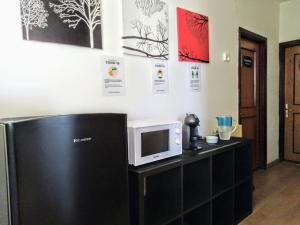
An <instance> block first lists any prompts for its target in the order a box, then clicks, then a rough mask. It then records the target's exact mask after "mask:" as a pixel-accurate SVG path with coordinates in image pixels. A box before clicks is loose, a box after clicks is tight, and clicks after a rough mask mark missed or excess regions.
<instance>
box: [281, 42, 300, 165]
mask: <svg viewBox="0 0 300 225" xmlns="http://www.w3.org/2000/svg"><path fill="white" fill-rule="evenodd" d="M279 51H280V82H279V92H280V93H279V96H280V97H279V98H280V100H279V116H280V122H279V123H280V124H279V127H280V128H279V130H280V133H279V135H280V138H279V152H280V159H281V160H287V161H293V162H297V163H300V138H299V137H300V40H296V41H291V42H285V43H281V44H280V45H279Z"/></svg>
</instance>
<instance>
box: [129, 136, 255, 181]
mask: <svg viewBox="0 0 300 225" xmlns="http://www.w3.org/2000/svg"><path fill="white" fill-rule="evenodd" d="M249 142H250V141H249V140H247V139H244V138H231V139H230V140H229V141H222V140H219V142H218V143H217V144H207V143H206V141H205V140H201V141H199V144H200V146H201V147H202V149H201V150H198V151H194V150H184V151H183V154H182V155H179V156H176V157H172V158H169V159H164V160H160V161H157V162H153V163H149V164H145V165H142V166H138V167H134V166H129V171H130V172H134V173H149V175H151V174H155V173H157V172H161V171H162V170H167V169H171V168H175V167H177V166H180V165H182V164H186V163H190V162H192V161H197V160H199V159H201V158H204V157H207V156H210V155H214V154H219V153H221V152H223V151H227V150H230V149H234V148H238V147H239V146H242V145H245V144H247V143H249Z"/></svg>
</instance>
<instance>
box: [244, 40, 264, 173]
mask: <svg viewBox="0 0 300 225" xmlns="http://www.w3.org/2000/svg"><path fill="white" fill-rule="evenodd" d="M259 51H260V45H259V44H257V43H254V42H250V41H248V40H244V39H242V40H241V44H240V60H241V62H240V73H239V88H240V91H239V113H240V115H239V118H240V124H242V126H243V136H244V137H246V138H249V139H251V140H253V142H254V144H253V169H257V168H260V167H263V166H264V158H263V151H262V150H263V149H262V148H260V145H259V141H260V140H259V138H260V135H259V133H260V132H259V129H260V127H259V122H260V118H259V117H260V116H259V115H260V113H259V110H260V109H259V105H260V104H259V99H260V98H259V95H260V88H259V80H260V74H259V71H260V70H259V65H260V59H259V55H260V54H259Z"/></svg>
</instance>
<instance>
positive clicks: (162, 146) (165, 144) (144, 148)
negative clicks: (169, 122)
mask: <svg viewBox="0 0 300 225" xmlns="http://www.w3.org/2000/svg"><path fill="white" fill-rule="evenodd" d="M169 149H170V130H169V129H164V130H157V131H150V132H145V133H142V134H141V156H142V157H147V156H151V155H156V154H160V153H163V152H167V151H169Z"/></svg>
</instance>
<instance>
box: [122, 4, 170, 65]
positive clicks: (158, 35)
mask: <svg viewBox="0 0 300 225" xmlns="http://www.w3.org/2000/svg"><path fill="white" fill-rule="evenodd" d="M123 16H124V19H123V22H124V36H123V39H124V46H123V48H124V53H126V54H131V55H137V56H145V57H149V58H156V59H168V58H169V21H168V20H169V19H168V5H167V3H166V2H164V1H162V0H123Z"/></svg>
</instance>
